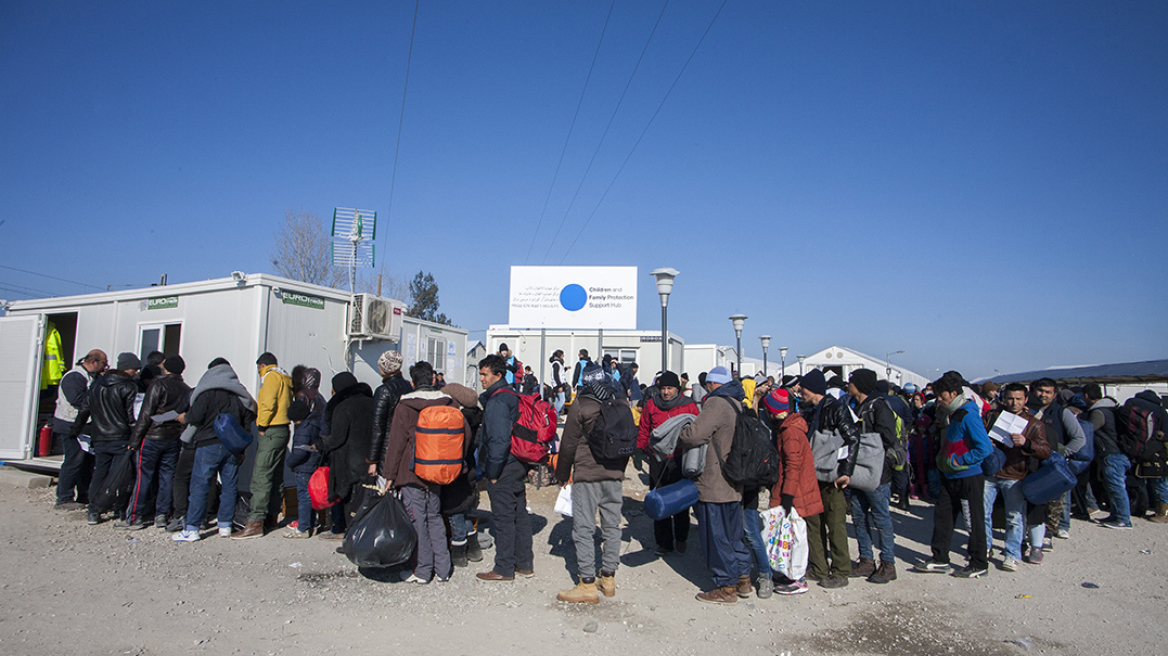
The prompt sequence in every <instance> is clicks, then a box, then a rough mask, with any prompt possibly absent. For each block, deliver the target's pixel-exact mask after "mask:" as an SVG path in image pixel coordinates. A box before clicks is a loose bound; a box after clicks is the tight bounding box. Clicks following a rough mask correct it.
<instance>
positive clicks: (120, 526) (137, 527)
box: [114, 521, 151, 531]
mask: <svg viewBox="0 0 1168 656" xmlns="http://www.w3.org/2000/svg"><path fill="white" fill-rule="evenodd" d="M150 526H151V524H147V523H146V522H124V521H123V522H114V528H116V529H117V530H119V531H141V530H142V529H144V528H148V527H150Z"/></svg>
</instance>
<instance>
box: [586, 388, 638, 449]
mask: <svg viewBox="0 0 1168 656" xmlns="http://www.w3.org/2000/svg"><path fill="white" fill-rule="evenodd" d="M587 440H588V449H589V450H590V451H591V452H592V458H593V459H594V460H596V462H599V463H606V462H619V461H621V460H623V459H625V458H629V457H631V456H632V455H633V451H635V450H636V449H637V425H636V424H635V423H633V412H632V411H631V410H629V404H628V403H627V402H626V401H623V400H621V399H616V398H612V399H605V400H603V401H601V402H600V416H598V417H597V418H596V421H595V422H593V424H592V430H591V431H590V432H589V433H588V437H587Z"/></svg>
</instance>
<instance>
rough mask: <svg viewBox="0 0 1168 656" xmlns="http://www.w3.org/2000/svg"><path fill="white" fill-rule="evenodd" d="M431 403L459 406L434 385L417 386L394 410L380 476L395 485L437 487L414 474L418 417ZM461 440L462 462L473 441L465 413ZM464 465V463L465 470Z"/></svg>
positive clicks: (432, 404) (468, 452)
mask: <svg viewBox="0 0 1168 656" xmlns="http://www.w3.org/2000/svg"><path fill="white" fill-rule="evenodd" d="M433 406H450V407H452V408H461V406H460V405H459V404H458V402H457V401H455V400H454V399H452V398H451V397H449V396H447V395H446V394H443V393H442V392H440V391H438V390H436V389H434V388H433V387H428V386H427V387H419V388H418V389H416V390H414V391H413V392H410V393H409V394H406V395H405V396H403V397H401V400H400V401H398V404H397V409H396V410H395V411H394V413H393V425H391V426H390V428H389V439H388V440H387V442H386V445H385V457H384V458H383V459H382V465H381V475H382V476H383V477H385V478H386V479H387V480H390V481H393V486H394V487H403V486H405V485H416V486H419V487H426V488H430V487H433V488H435V490H436V489H437V488H438V487H439V486H437V485H435V484H434V483H431V482H429V481H424V480H422V479H420V478H418V475H417V474H415V473H414V450H415V448H416V446H417V430H418V416H419V415H420V414H421V413H422V410H423V409H425V408H429V407H433ZM462 427H463V441H462V457H463V461H464V463H465V461H466V459H467V456H469V455H470V448H471V445H472V440H471V438H470V422H468V421H467V419H466V415H463V417H462ZM466 466H467V465H466V464H464V465H463V468H464V471H465V468H466Z"/></svg>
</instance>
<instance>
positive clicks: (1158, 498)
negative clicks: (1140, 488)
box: [1152, 477, 1168, 503]
mask: <svg viewBox="0 0 1168 656" xmlns="http://www.w3.org/2000/svg"><path fill="white" fill-rule="evenodd" d="M1152 501H1153V502H1155V503H1168V477H1165V478H1153V479H1152Z"/></svg>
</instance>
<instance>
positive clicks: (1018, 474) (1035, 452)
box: [982, 408, 1050, 481]
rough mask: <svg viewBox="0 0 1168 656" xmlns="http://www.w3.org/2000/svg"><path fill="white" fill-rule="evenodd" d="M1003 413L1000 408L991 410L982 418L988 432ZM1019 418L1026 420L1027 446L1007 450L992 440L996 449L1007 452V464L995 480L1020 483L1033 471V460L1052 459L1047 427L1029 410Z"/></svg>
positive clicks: (999, 471)
mask: <svg viewBox="0 0 1168 656" xmlns="http://www.w3.org/2000/svg"><path fill="white" fill-rule="evenodd" d="M1002 412H1004V410H1002V409H1001V408H998V409H994V410H990V411H989V412H987V413H986V414H985V416H984V417H982V419H983V420H984V422H985V427H986V430H987V431H989V429H991V428H993V427H994V422H996V421H997V420H998V417H1000V416H1001V415H1002ZM1018 416H1019V417H1022V418H1023V419H1025V420H1026V428H1024V429H1023V430H1022V437H1025V438H1026V444H1023V445H1022V446H1012V447H1010V448H1008V449H1007V448H1006V445H1005V444H1001V443H999V442H998V441H997V440H990V442H992V443H993V445H994V448H995V449H1002V450H1003V451H1005V452H1006V462H1005V464H1003V465H1002V468H1001V469H1000V470H998V473H997V474H995V475H994V477H995V478H1001V479H1005V480H1008V481H1020V480H1022V479H1023V478H1026V474H1027V473H1029V472H1030V471H1031V468H1030V464H1031V458H1035V459H1038V460H1046V459H1047V458H1049V457H1050V444H1049V443H1048V442H1047V441H1046V427H1045V426H1044V425H1043V423H1042V422H1041V421H1039V420H1038V419H1035V417H1034V415H1032V414H1030V411H1029V410H1023V411H1022V414H1020V415H1018Z"/></svg>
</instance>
